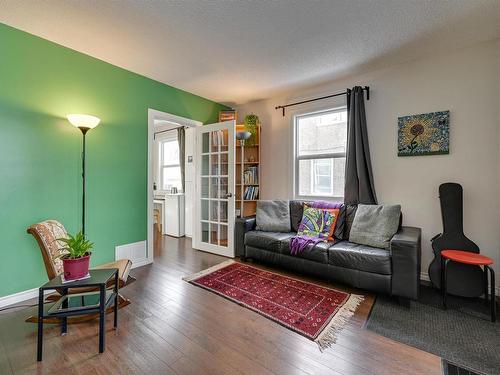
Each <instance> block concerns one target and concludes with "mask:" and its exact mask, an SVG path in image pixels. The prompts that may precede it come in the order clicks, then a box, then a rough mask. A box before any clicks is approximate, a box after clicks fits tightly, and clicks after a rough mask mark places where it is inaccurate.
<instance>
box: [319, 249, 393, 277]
mask: <svg viewBox="0 0 500 375" xmlns="http://www.w3.org/2000/svg"><path fill="white" fill-rule="evenodd" d="M328 263H329V264H332V265H334V266H338V267H344V268H351V269H357V270H360V271H366V272H374V273H379V274H383V275H390V274H391V273H392V272H391V254H390V252H389V251H388V250H386V249H379V248H376V247H371V246H366V245H358V244H355V243H353V242H349V241H341V242H339V243H336V244H335V245H333V246H331V247H330V248H329V249H328Z"/></svg>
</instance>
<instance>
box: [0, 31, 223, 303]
mask: <svg viewBox="0 0 500 375" xmlns="http://www.w3.org/2000/svg"><path fill="white" fill-rule="evenodd" d="M0 56H1V57H0V297H1V296H5V295H9V294H13V293H16V292H20V291H24V290H28V289H31V288H35V287H38V286H40V285H41V284H42V283H43V282H45V281H46V279H47V277H46V274H45V268H44V265H43V261H42V256H41V254H40V251H39V249H38V246H37V243H36V241H35V239H34V238H33V237H32V236H31V235H29V234H27V233H26V228H27V227H28V226H29V225H31V224H33V223H37V222H39V221H42V220H45V219H49V218H53V219H57V220H59V221H61V222H62V223H63V224H64V225H65V226H66V228H67V230H68V231H69V232H71V233H75V232H76V231H78V230H79V229H80V222H81V159H80V153H81V141H82V136H81V133H80V131H79V130H78V129H76V128H74V127H73V126H71V125H70V124H69V122H68V121H67V120H66V115H67V114H68V113H88V114H93V115H95V116H98V117H99V118H101V123H100V125H99V126H98V127H97V128H96V129H93V130H91V131H90V132H89V133H87V207H86V209H87V220H86V225H87V228H86V231H87V237H88V238H89V239H90V240H91V241H93V242H94V243H95V248H94V252H93V255H92V264H93V265H97V264H102V263H104V262H108V261H112V260H114V252H115V246H116V245H121V244H126V243H131V242H136V241H143V240H145V239H146V216H147V213H146V210H147V127H148V108H152V109H157V110H160V111H164V112H168V113H172V114H175V115H179V116H183V117H187V118H191V119H194V120H198V121H202V122H203V123H211V122H216V121H217V118H218V113H219V110H220V109H223V108H225V107H224V106H222V105H220V104H217V103H214V102H212V101H210V100H207V99H204V98H201V97H199V96H196V95H193V94H190V93H188V92H185V91H182V90H178V89H176V88H174V87H170V86H167V85H165V84H162V83H159V82H157V81H154V80H151V79H148V78H145V77H143V76H140V75H138V74H135V73H132V72H130V71H127V70H124V69H121V68H118V67H116V66H113V65H111V64H108V63H105V62H103V61H101V60H98V59H95V58H93V57H90V56H88V55H85V54H82V53H79V52H76V51H74V50H71V49H68V48H65V47H62V46H60V45H58V44H55V43H52V42H50V41H47V40H44V39H41V38H39V37H36V36H33V35H31V34H28V33H25V32H22V31H20V30H17V29H14V28H12V27H9V26H6V25H4V24H0ZM166 63H168V62H166Z"/></svg>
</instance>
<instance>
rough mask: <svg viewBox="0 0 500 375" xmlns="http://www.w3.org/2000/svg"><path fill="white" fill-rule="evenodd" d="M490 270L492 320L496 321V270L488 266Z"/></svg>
mask: <svg viewBox="0 0 500 375" xmlns="http://www.w3.org/2000/svg"><path fill="white" fill-rule="evenodd" d="M486 268H487V269H488V270H489V271H490V294H491V295H490V303H491V321H492V322H493V323H495V320H496V305H497V304H496V300H495V271H493V268H491V267H489V266H486Z"/></svg>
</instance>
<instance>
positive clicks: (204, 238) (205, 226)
mask: <svg viewBox="0 0 500 375" xmlns="http://www.w3.org/2000/svg"><path fill="white" fill-rule="evenodd" d="M208 234H209V232H208V223H201V241H202V242H206V243H208Z"/></svg>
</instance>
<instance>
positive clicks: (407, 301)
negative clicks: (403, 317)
mask: <svg viewBox="0 0 500 375" xmlns="http://www.w3.org/2000/svg"><path fill="white" fill-rule="evenodd" d="M398 303H399V304H400V305H401V306H403V307H406V308H407V309H409V308H410V307H411V299H409V298H404V297H398Z"/></svg>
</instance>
